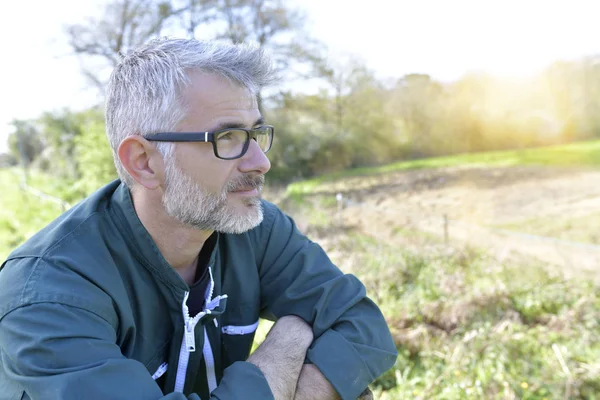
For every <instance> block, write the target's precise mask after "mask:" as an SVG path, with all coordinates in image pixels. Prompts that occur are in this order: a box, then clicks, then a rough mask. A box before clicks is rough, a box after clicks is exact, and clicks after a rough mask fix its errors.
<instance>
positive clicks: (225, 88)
mask: <svg viewBox="0 0 600 400" xmlns="http://www.w3.org/2000/svg"><path fill="white" fill-rule="evenodd" d="M188 77H189V84H188V85H187V86H186V87H185V88H184V90H183V96H184V98H185V100H186V102H187V103H202V104H203V105H204V106H205V107H209V108H213V107H215V108H222V109H238V110H250V109H255V108H257V107H258V100H257V97H256V95H255V94H254V93H252V92H251V91H250V89H248V88H246V87H243V86H241V85H239V84H237V83H235V82H233V81H231V80H229V79H227V78H225V77H223V76H221V75H219V74H215V73H210V72H204V71H198V70H194V71H190V72H188Z"/></svg>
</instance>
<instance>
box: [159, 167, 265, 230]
mask: <svg viewBox="0 0 600 400" xmlns="http://www.w3.org/2000/svg"><path fill="white" fill-rule="evenodd" d="M165 167H166V168H165V175H166V176H165V178H166V182H165V192H164V194H163V198H162V204H163V207H164V208H165V211H166V213H167V214H168V215H169V216H171V217H173V218H175V219H176V220H178V221H179V222H181V223H182V224H184V225H186V226H189V227H191V228H194V229H198V230H203V231H217V232H221V233H238V234H239V233H244V232H246V231H248V230H250V229H252V228H254V227H256V226H258V225H259V224H260V223H261V222H262V220H263V209H262V204H261V201H260V197H258V196H257V197H249V198H243V201H244V204H245V205H246V207H247V208H246V210H244V212H243V213H240V212H239V211H237V210H236V209H235V208H234V207H230V206H229V205H228V203H227V194H228V193H229V192H231V191H234V190H236V189H238V188H242V187H251V188H257V189H258V190H259V193H260V192H261V191H262V187H263V185H264V175H258V176H255V177H251V176H249V175H244V176H241V177H240V178H238V179H236V180H232V181H230V182H228V183H227V185H226V186H225V187H224V188H223V191H222V192H221V193H212V192H209V191H207V190H205V189H204V188H203V187H202V186H200V185H199V184H198V183H196V182H194V181H193V180H192V178H191V177H190V176H188V175H186V174H185V173H184V172H183V171H182V170H180V169H179V168H178V167H177V165H176V164H175V160H174V159H171V160H168V161H167V162H166V166H165Z"/></svg>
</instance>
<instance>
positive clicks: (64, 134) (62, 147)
mask: <svg viewBox="0 0 600 400" xmlns="http://www.w3.org/2000/svg"><path fill="white" fill-rule="evenodd" d="M80 119H81V118H80V114H78V113H74V112H72V111H70V110H68V109H64V110H62V111H59V112H55V113H52V112H45V113H43V114H42V116H41V117H40V118H39V119H38V123H39V125H40V130H41V134H42V135H43V137H44V139H45V142H46V143H47V146H48V148H49V150H50V151H49V152H48V154H46V155H45V156H46V157H47V159H48V160H47V162H48V163H49V164H50V166H51V168H52V170H53V171H55V173H57V174H59V175H62V176H64V177H66V178H69V179H71V180H75V179H77V178H78V177H79V176H78V168H77V162H76V160H75V154H74V153H75V139H76V138H77V137H78V136H79V135H81V133H82V126H81V123H82V121H81V120H80Z"/></svg>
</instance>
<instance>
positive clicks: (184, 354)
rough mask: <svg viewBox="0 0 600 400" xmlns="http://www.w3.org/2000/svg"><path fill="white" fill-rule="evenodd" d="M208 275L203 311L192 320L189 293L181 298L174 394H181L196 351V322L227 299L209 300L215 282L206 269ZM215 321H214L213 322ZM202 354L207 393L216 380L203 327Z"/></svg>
mask: <svg viewBox="0 0 600 400" xmlns="http://www.w3.org/2000/svg"><path fill="white" fill-rule="evenodd" d="M208 272H209V274H210V284H209V287H208V291H207V293H206V298H205V306H204V311H201V312H199V313H198V314H197V315H196V316H194V318H191V317H190V313H189V309H188V306H187V304H186V303H187V300H188V297H189V295H190V292H189V291H186V292H185V294H184V296H183V303H182V306H181V309H182V313H183V340H182V341H181V348H180V349H179V362H178V363H177V375H176V377H175V388H174V391H175V392H183V387H184V386H185V376H186V374H187V368H188V364H189V361H190V353H193V352H195V351H196V334H195V328H196V324H198V321H200V319H202V317H204V316H205V315H207V314H210V313H211V311H212V310H213V309H214V308H215V307H217V306H218V305H219V303H220V302H221V300H222V299H225V298H227V295H226V294H224V295H221V296H217V297H215V298H214V299H212V300H211V299H210V298H211V297H212V294H213V290H214V287H215V282H214V280H213V276H212V270H211V269H210V267H209V268H208ZM215 321H216V320H215ZM215 325H216V324H215ZM202 354H203V355H204V362H205V364H206V375H207V376H206V378H207V381H208V387H209V392H212V391H213V390H214V389H215V388H216V387H217V379H216V376H215V362H214V355H213V352H212V348H211V346H210V342H209V340H208V335H207V333H206V327H204V346H203V348H202Z"/></svg>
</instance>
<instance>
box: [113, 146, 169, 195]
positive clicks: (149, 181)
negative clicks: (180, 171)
mask: <svg viewBox="0 0 600 400" xmlns="http://www.w3.org/2000/svg"><path fill="white" fill-rule="evenodd" d="M117 155H118V157H119V160H120V161H121V164H122V165H123V167H124V168H125V170H126V171H127V172H128V173H129V175H131V177H132V178H133V179H134V180H135V181H136V182H137V183H139V184H140V185H141V186H143V187H145V188H146V189H149V190H154V189H157V188H158V187H160V186H161V184H162V183H163V181H164V171H165V166H164V162H163V159H162V155H161V154H160V153H159V152H158V151H157V150H156V147H154V146H153V145H152V144H151V143H150V142H149V141H148V140H146V139H144V138H143V137H141V136H137V135H134V136H128V137H126V138H125V139H123V141H122V142H121V144H120V145H119V149H118V150H117Z"/></svg>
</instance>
